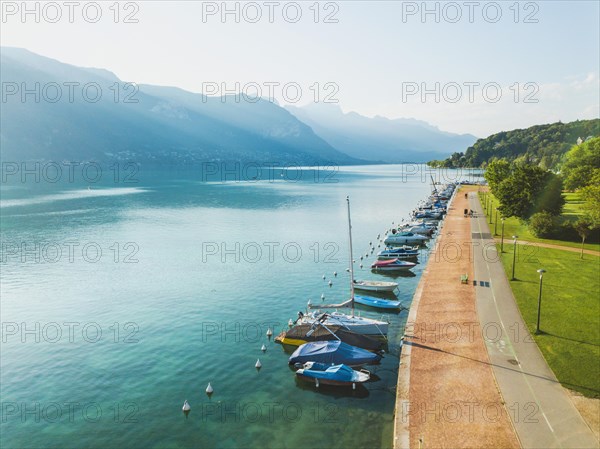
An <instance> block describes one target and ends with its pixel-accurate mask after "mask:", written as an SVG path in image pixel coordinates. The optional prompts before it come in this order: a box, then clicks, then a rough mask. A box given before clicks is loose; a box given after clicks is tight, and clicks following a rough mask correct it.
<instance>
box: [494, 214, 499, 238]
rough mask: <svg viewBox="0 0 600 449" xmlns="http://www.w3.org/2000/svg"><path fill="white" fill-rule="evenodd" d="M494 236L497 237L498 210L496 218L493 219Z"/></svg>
mask: <svg viewBox="0 0 600 449" xmlns="http://www.w3.org/2000/svg"><path fill="white" fill-rule="evenodd" d="M494 235H498V208H496V218H495V219H494Z"/></svg>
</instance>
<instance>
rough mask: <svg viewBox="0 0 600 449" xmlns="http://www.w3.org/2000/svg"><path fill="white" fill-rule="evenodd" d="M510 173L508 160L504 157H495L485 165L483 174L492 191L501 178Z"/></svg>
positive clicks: (503, 178) (506, 176)
mask: <svg viewBox="0 0 600 449" xmlns="http://www.w3.org/2000/svg"><path fill="white" fill-rule="evenodd" d="M510 174H511V167H510V162H508V161H507V160H506V159H495V160H493V161H492V162H490V163H489V165H488V166H487V169H486V171H485V175H484V176H485V179H486V181H487V182H488V184H489V186H490V188H491V189H492V192H493V191H495V190H496V189H497V188H498V185H499V184H500V183H501V182H502V181H503V180H505V179H506V178H508V177H509V176H510Z"/></svg>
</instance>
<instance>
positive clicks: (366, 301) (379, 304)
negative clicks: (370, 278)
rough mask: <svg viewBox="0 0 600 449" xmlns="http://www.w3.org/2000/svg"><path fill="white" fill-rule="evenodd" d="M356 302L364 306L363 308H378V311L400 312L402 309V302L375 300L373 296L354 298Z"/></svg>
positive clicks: (356, 296)
mask: <svg viewBox="0 0 600 449" xmlns="http://www.w3.org/2000/svg"><path fill="white" fill-rule="evenodd" d="M354 302H356V303H358V304H362V305H363V306H369V307H376V308H378V309H392V310H398V309H401V308H402V304H400V301H392V300H388V299H381V298H373V297H371V296H360V295H355V296H354Z"/></svg>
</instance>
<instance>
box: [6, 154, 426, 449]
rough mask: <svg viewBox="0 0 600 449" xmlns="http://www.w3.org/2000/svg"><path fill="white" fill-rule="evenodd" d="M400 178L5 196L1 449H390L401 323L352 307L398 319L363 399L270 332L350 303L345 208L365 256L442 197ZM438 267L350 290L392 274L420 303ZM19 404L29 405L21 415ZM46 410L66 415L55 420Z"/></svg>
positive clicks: (406, 298) (189, 177) (375, 174)
mask: <svg viewBox="0 0 600 449" xmlns="http://www.w3.org/2000/svg"><path fill="white" fill-rule="evenodd" d="M400 172H401V168H399V167H398V166H379V167H352V168H348V169H345V168H344V169H342V170H340V171H339V172H337V173H336V175H335V181H337V182H331V183H323V182H314V173H308V174H307V176H306V177H305V178H303V179H302V180H300V181H298V182H286V181H284V180H281V179H278V180H277V179H276V180H274V181H259V182H225V183H223V182H210V183H207V182H202V180H200V179H198V177H197V175H196V174H189V173H188V174H186V173H185V172H183V173H182V172H180V173H177V176H174V175H173V174H172V173H167V174H163V175H158V174H157V173H156V172H152V173H144V171H143V170H140V172H139V174H138V178H139V182H138V183H137V184H135V185H122V184H119V185H110V184H109V183H108V182H105V183H104V184H101V185H94V186H92V187H91V190H88V189H87V185H65V184H64V183H63V184H61V185H37V184H36V185H29V184H26V185H18V186H16V188H10V187H11V186H2V213H1V214H0V225H1V229H2V257H1V263H2V265H1V270H0V280H1V281H2V282H1V285H0V293H1V297H2V319H3V322H4V323H13V324H14V325H13V324H11V327H10V329H3V337H5V342H4V343H3V345H2V359H1V362H0V363H1V365H2V366H1V368H2V370H1V374H0V376H1V379H0V380H1V384H2V400H3V403H5V404H8V403H10V404H12V405H15V407H16V409H15V410H13V409H12V408H11V410H13V411H12V412H11V413H10V414H9V415H8V416H7V417H6V422H3V423H1V424H0V425H1V426H2V428H1V430H2V432H1V436H0V438H1V443H2V446H3V447H22V446H30V447H36V448H38V447H56V446H65V445H69V446H73V447H94V448H95V447H99V448H103V447H122V446H131V442H132V441H135V443H136V444H137V445H138V446H140V447H182V448H185V447H189V448H192V447H223V448H239V447H264V448H269V447H278V448H279V447H289V448H301V447H333V448H335V447H340V448H342V447H343V448H358V447H391V445H392V431H393V415H392V413H393V407H394V401H395V386H396V380H397V368H398V354H399V352H398V350H399V347H400V337H401V336H402V333H403V327H404V322H405V320H406V316H407V311H406V310H402V311H401V312H400V313H398V314H390V313H381V312H379V311H376V310H372V309H366V308H365V309H362V308H361V309H358V308H357V313H360V314H361V315H363V316H370V317H373V318H380V317H381V316H385V317H386V318H387V319H389V320H390V331H389V332H390V335H389V338H390V342H389V348H390V350H389V352H388V353H386V354H385V357H384V358H383V360H382V362H381V364H380V365H378V366H375V367H371V368H372V371H373V374H374V376H373V381H372V382H369V383H367V384H366V385H363V386H361V388H360V389H358V388H357V390H356V391H352V390H351V389H350V391H347V390H344V389H342V390H337V389H330V388H329V387H328V388H319V390H316V389H315V388H314V386H311V385H310V384H309V385H305V384H304V383H301V382H299V381H298V380H297V379H296V376H295V375H294V373H293V372H291V371H290V369H289V367H288V364H287V358H288V357H289V355H288V353H287V348H285V347H282V346H280V345H279V344H276V343H274V342H273V340H272V339H270V340H269V339H267V337H266V330H267V329H268V328H271V329H272V330H273V333H274V334H275V335H277V333H278V332H279V331H281V330H283V329H287V322H288V320H289V319H290V318H294V317H295V316H296V313H297V311H298V310H304V309H305V308H306V303H307V301H308V300H309V299H312V302H313V303H316V302H318V300H319V298H320V297H321V295H322V294H324V295H325V296H326V298H327V302H331V303H336V302H341V301H342V300H343V299H345V298H347V297H348V294H349V282H350V279H349V274H348V273H347V272H346V271H345V269H346V268H347V267H348V255H347V253H348V238H347V223H346V205H345V197H346V195H350V197H351V201H352V221H353V235H354V246H355V251H356V256H355V257H358V256H359V255H360V254H367V253H368V252H369V251H370V250H369V248H370V247H369V242H374V241H376V238H375V237H376V236H377V235H378V234H382V235H383V233H384V232H385V230H386V229H387V228H389V227H390V226H391V223H392V222H394V221H395V222H399V220H401V219H402V218H407V217H408V213H409V212H410V211H411V210H412V209H413V208H414V206H415V205H416V203H417V202H418V201H419V200H421V199H422V198H424V197H425V196H426V195H427V194H428V193H429V191H430V186H429V185H428V182H429V181H427V182H423V181H422V180H421V178H420V177H419V176H414V177H410V176H409V177H408V178H407V179H406V180H403V178H402V176H400V174H399V173H400ZM12 187H15V186H12ZM21 187H24V188H21ZM23 245H24V246H23ZM127 245H133V246H127ZM48 248H50V249H53V250H54V251H56V249H57V248H60V249H61V252H60V253H56V252H55V253H52V254H54V256H53V257H54V258H51V257H50V255H49V254H50V253H44V251H49V250H48ZM84 248H87V249H86V250H85V251H84V250H83V249H84ZM132 249H133V250H136V251H135V254H134V256H131V252H132ZM92 250H94V251H95V252H94V253H92V252H91V251H92ZM56 254H59V256H58V257H57V256H56ZM92 255H95V256H94V257H92ZM96 256H97V257H96ZM128 256H130V257H128ZM427 257H428V254H427V251H426V250H424V251H422V253H421V254H420V258H419V261H420V262H421V263H420V264H419V265H417V266H416V267H414V269H413V270H412V271H409V272H400V273H393V274H389V275H388V274H387V273H386V274H384V275H383V276H382V275H381V274H376V273H372V272H371V270H370V268H369V264H365V267H364V268H362V269H361V268H359V267H357V268H356V277H357V278H361V279H383V278H384V277H385V278H388V277H389V278H392V279H395V281H396V282H398V283H399V288H398V290H397V297H398V299H399V300H400V301H401V302H402V303H403V304H404V305H406V306H408V305H409V304H410V301H411V298H412V295H413V292H414V290H415V288H416V284H417V282H418V280H419V277H418V276H419V275H420V274H421V272H422V271H423V269H424V267H425V263H424V262H426V260H427ZM132 260H134V261H132ZM334 272H337V273H338V275H337V277H335V276H334V275H333V273H334ZM323 275H325V276H326V279H325V280H323V278H322V276H323ZM329 280H331V281H332V286H331V287H329V286H328V281H329ZM68 323H71V324H68ZM5 330H6V331H8V332H5ZM263 344H265V345H266V348H267V350H266V352H262V351H261V346H262V345H263ZM294 349H295V348H292V351H293V350H294ZM258 358H260V360H261V363H262V365H263V367H262V369H261V370H260V371H258V372H257V370H256V369H255V368H254V364H255V362H256V360H257V359H258ZM371 368H369V370H371ZM209 382H211V384H212V386H213V387H214V389H215V392H214V394H213V396H212V397H211V398H207V397H206V394H205V393H204V390H205V388H206V385H207V384H208V383H209ZM186 399H187V400H188V401H189V403H190V405H191V407H192V409H191V412H190V414H189V415H188V416H187V417H186V416H185V415H184V414H183V413H182V405H183V402H184V400H186ZM70 402H76V403H78V404H79V405H78V406H77V407H76V410H75V412H74V414H73V419H72V420H71V421H69V412H68V409H66V408H65V407H66V406H65V405H64V404H66V403H70ZM22 404H25V406H26V407H28V408H27V410H32V409H33V410H34V412H33V413H32V414H26V415H25V418H24V419H22V418H21V413H20V412H21V408H22ZM36 404H38V405H36ZM51 404H61V407H62V412H63V413H62V417H61V418H58V419H57V420H55V421H54V422H53V421H52V419H49V418H48V416H54V415H48V413H49V412H50V411H51V409H52V405H51ZM216 406H218V407H216ZM36 407H37V408H36ZM49 407H50V408H49ZM86 407H87V408H86ZM92 409H93V410H97V411H99V414H100V415H99V417H98V419H91V418H90V416H91V415H89V414H90V413H91V410H92ZM35 410H39V413H38V415H39V419H36V413H37V412H36V411H35ZM286 411H287V412H288V413H287V414H286ZM293 411H295V412H297V411H300V413H295V414H294V413H292V412H293ZM86 413H87V414H86ZM365 429H368V431H365ZM307 435H310V440H309V441H308V440H307ZM334 436H335V437H334Z"/></svg>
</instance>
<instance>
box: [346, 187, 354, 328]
mask: <svg viewBox="0 0 600 449" xmlns="http://www.w3.org/2000/svg"><path fill="white" fill-rule="evenodd" d="M346 203H348V236H349V238H350V300H351V301H352V302H351V305H352V317H353V318H354V262H353V260H352V222H351V220H350V197H349V196H347V197H346Z"/></svg>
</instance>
